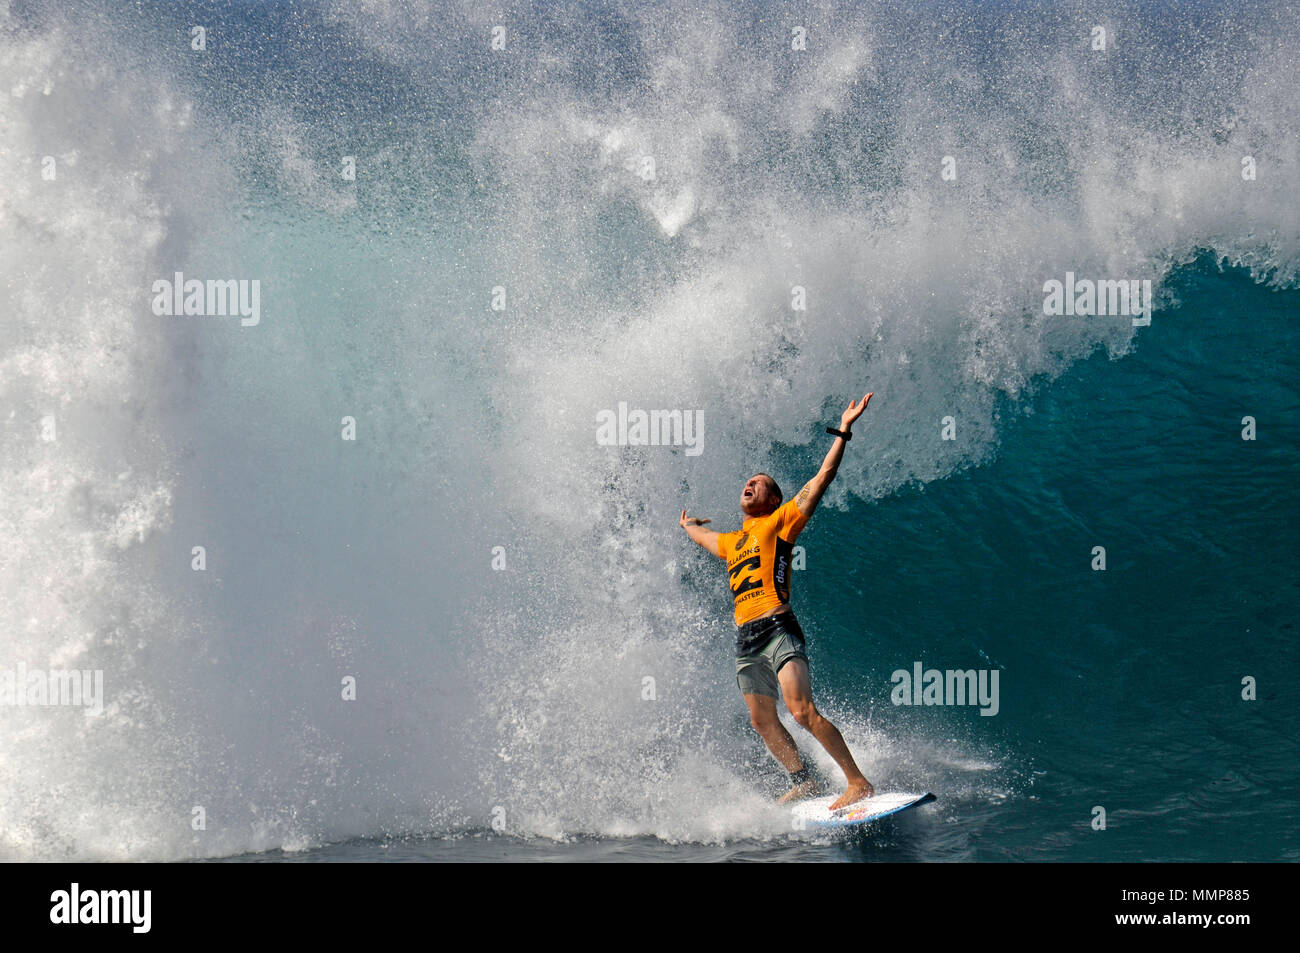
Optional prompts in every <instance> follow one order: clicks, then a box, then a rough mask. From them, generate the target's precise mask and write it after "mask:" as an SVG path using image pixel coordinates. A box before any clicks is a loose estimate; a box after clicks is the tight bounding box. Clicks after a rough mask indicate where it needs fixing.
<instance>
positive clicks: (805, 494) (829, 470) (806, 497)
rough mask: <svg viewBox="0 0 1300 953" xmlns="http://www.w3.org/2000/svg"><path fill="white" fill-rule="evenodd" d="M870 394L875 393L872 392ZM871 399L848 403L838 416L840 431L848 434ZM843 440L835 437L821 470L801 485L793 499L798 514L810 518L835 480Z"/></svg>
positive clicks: (841, 454) (842, 456) (841, 457)
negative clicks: (801, 487) (847, 406)
mask: <svg viewBox="0 0 1300 953" xmlns="http://www.w3.org/2000/svg"><path fill="white" fill-rule="evenodd" d="M871 393H875V391H872V392H871ZM870 399H871V394H867V396H866V397H863V398H862V403H861V404H859V403H858V402H857V401H856V400H854V401H849V408H848V410H846V411H844V413H842V414H841V415H840V430H842V431H844V432H845V433H850V432H851V431H850V429H849V428H851V427H852V426H853V421H855V420H857V419H858V418H859V417H861V416H862V412H863V411H864V410H866V409H867V401H869V400H870ZM844 443H845V441H844V438H843V437H836V438H835V442H834V443H833V444H831V449H830V452H829V453H827V454H826V459H825V460H823V461H822V468H821V469H820V470H818V471H817V475H816V476H815V477H813V478H812V479H811V480H809V481H808V482H807V483H805V484H804V485H803V489H802V490H800V491H799V495H798V496H796V497H795V498H794V505H795V506H797V507H799V512H800V513H802V514H803V515H804V516H812V514H813V510H815V509H817V504H818V503H820V502H821V498H822V494H823V493H825V492H826V488H827V487H828V486H830V485H831V480H834V479H835V474H836V473H838V472H839V469H840V460H842V459H843V458H844Z"/></svg>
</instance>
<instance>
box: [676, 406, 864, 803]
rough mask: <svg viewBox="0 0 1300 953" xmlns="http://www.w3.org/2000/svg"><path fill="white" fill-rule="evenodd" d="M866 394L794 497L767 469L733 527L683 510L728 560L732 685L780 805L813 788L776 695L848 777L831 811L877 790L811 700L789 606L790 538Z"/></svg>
mask: <svg viewBox="0 0 1300 953" xmlns="http://www.w3.org/2000/svg"><path fill="white" fill-rule="evenodd" d="M870 399H871V394H867V395H866V396H865V397H863V398H862V402H861V403H860V404H859V403H858V402H857V401H850V402H849V407H848V410H846V411H844V413H843V414H842V415H841V416H840V429H839V430H834V429H832V428H830V427H827V428H826V432H827V433H830V434H834V435H835V443H834V444H832V445H831V449H830V452H829V453H827V454H826V459H825V461H823V463H822V468H821V470H819V471H818V473H817V475H816V476H815V477H813V478H812V479H811V480H809V481H808V482H807V483H805V484H804V487H803V489H802V490H800V491H799V493H798V495H797V496H796V497H795V498H794V499H793V500H791V501H789V502H788V503H784V504H783V503H782V502H781V501H782V495H781V488H780V487H779V486H777V483H776V480H774V479H772V477H770V476H769V475H768V474H766V473H758V474H755V475H754V476H752V477H751V478H750V479H749V481H748V482H747V483H746V484H745V486H744V489H742V490H741V493H740V509H741V512H743V513H744V514H745V516H746V517H747V518H746V519H745V521H744V523H743V524H742V525H741V528H740V531H739V532H735V533H717V532H714V531H713V530H710V529H704V524H705V523H709V522H712V521H711V520H707V519H697V518H696V517H693V516H691V517H688V516H687V515H686V511H685V510H682V518H681V525H682V528H683V529H685V530H686V532H687V534H688V535H689V536H690V537H691V539H693V540H695V542H697V543H699V544H700V545H701V546H703V547H704V548H705V549H707V550H708V551H709V552H711V553H713V555H715V556H720V557H722V558H723V559H725V560H726V561H727V572H728V574H729V575H730V577H731V594H732V597H733V598H734V599H735V620H736V627H737V628H736V683H737V684H738V685H739V686H740V691H741V693H742V694H743V695H744V696H745V704H747V705H748V706H749V720H750V724H752V725H753V726H754V730H755V731H757V732H758V734H759V736H760V737H761V738H762V739H763V741H764V742H765V743H766V744H767V749H768V750H769V751H771V752H772V756H773V757H774V758H776V760H777V761H779V762H780V763H781V766H782V767H784V768H785V769H786V771H788V772H790V783H791V787H790V790H789V791H787V792H786V793H785V794H784V795H782V797H781V803H785V802H787V801H794V800H798V799H800V798H806V797H812V796H814V795H815V794H817V793H818V786H817V781H816V780H815V779H814V778H813V777H811V776H810V775H809V773H808V769H807V767H806V766H805V765H804V763H803V758H802V757H801V756H800V755H799V749H798V748H797V747H795V743H794V739H793V738H792V737H790V732H788V731H786V730H785V726H784V725H783V724H781V720H780V719H779V718H778V717H777V714H776V700H777V698H778V697H784V698H785V704H786V707H787V708H789V709H790V714H791V715H793V716H794V720H795V721H796V722H798V723H799V724H800V725H801V726H803V727H804V728H806V729H807V730H808V731H809V732H811V733H812V736H813V737H814V738H816V739H817V741H818V742H819V743H820V744H821V746H822V747H823V748H825V749H826V752H827V754H829V755H830V756H831V757H832V758H834V759H835V763H836V764H838V765H839V766H840V770H841V771H843V772H844V777H845V778H846V779H847V780H848V790H846V791H845V792H844V793H843V794H842V795H840V797H839V798H838V799H837V800H836V801H835V802H834V803H833V804H832V805H831V810H836V809H838V808H841V807H844V806H846V805H848V804H853V803H854V802H856V801H861V800H863V799H864V798H869V797H871V795H872V794H874V793H875V789H874V788H873V787H872V786H871V782H870V781H868V780H867V779H866V778H865V777H863V775H862V772H861V771H859V770H858V766H857V763H856V762H854V760H853V755H852V754H850V753H849V746H848V745H846V744H845V743H844V738H843V736H842V735H841V734H840V732H839V729H838V728H836V727H835V726H834V725H833V724H831V723H830V722H829V721H828V720H827V719H826V717H825V716H824V715H822V714H821V713H820V712H819V711H817V706H816V705H814V704H813V700H812V683H811V681H810V680H809V675H808V656H807V655H806V654H805V653H804V635H803V630H802V629H800V628H799V623H798V622H797V621H796V620H795V617H794V613H793V612H792V611H791V609H790V604H789V603H790V555H791V553H792V551H793V550H794V541H795V539H797V538H798V536H799V533H800V532H802V531H803V528H804V526H805V525H807V523H808V519H809V518H810V517H811V516H812V514H813V510H815V509H816V508H817V503H818V502H819V501H820V500H821V498H822V494H823V493H825V492H826V487H828V486H829V485H830V482H831V480H833V479H835V473H836V471H838V470H839V466H840V460H841V458H843V456H844V445H845V443H847V442H848V441H849V440H850V439H852V436H853V435H852V433H851V432H850V430H849V428H850V427H852V426H853V422H854V421H855V420H857V419H858V418H859V417H860V416H862V412H863V411H864V410H866V409H867V401H868V400H870ZM778 689H779V692H778Z"/></svg>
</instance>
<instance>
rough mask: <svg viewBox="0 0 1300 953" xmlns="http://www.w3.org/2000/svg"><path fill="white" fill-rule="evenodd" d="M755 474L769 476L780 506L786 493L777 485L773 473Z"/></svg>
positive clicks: (768, 479)
mask: <svg viewBox="0 0 1300 953" xmlns="http://www.w3.org/2000/svg"><path fill="white" fill-rule="evenodd" d="M754 475H755V476H761V477H767V482H768V483H771V484H772V492H773V493H775V494H776V505H777V506H780V505H781V501H782V500H784V499H785V495H784V494H783V493H782V492H781V488H780V487H779V486H777V485H776V480H775V479H773V477H772V474H770V473H762V472H759V473H756V474H754Z"/></svg>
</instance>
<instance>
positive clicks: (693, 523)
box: [682, 510, 722, 556]
mask: <svg viewBox="0 0 1300 953" xmlns="http://www.w3.org/2000/svg"><path fill="white" fill-rule="evenodd" d="M712 522H713V521H712V520H702V519H696V518H695V517H694V516H687V515H686V511H685V510H682V529H684V530H686V535H687V536H689V537H690V538H691V539H693V540H695V541H696V542H697V543H699V544H700V545H701V546H703V547H704V548H705V549H707V550H708V551H709V552H711V553H712V554H713V555H715V556H716V555H718V537H719V536H721V535H722V534H721V533H715V532H714V531H713V530H711V529H705V528H704V524H705V523H712Z"/></svg>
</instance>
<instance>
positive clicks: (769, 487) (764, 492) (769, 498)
mask: <svg viewBox="0 0 1300 953" xmlns="http://www.w3.org/2000/svg"><path fill="white" fill-rule="evenodd" d="M780 502H781V501H780V499H779V498H778V497H777V495H776V482H775V481H774V480H773V479H772V478H771V477H770V476H768V475H767V474H766V473H756V474H754V476H752V477H750V478H749V482H748V483H746V484H745V486H744V488H743V489H742V490H741V491H740V511H741V512H742V513H744V514H745V515H746V516H766V515H767V514H768V513H771V512H772V511H773V510H774V509H776V508H777V506H778V505H780Z"/></svg>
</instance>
